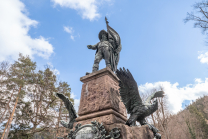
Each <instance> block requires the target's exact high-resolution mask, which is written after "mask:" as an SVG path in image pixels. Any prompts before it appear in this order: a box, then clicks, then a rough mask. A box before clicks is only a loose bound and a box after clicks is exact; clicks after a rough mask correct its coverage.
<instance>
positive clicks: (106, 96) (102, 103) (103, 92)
mask: <svg viewBox="0 0 208 139" xmlns="http://www.w3.org/2000/svg"><path fill="white" fill-rule="evenodd" d="M80 80H81V81H82V82H83V83H84V84H83V85H82V92H81V99H80V106H79V111H78V115H79V116H83V115H86V114H89V113H93V112H98V111H102V110H106V109H113V110H115V111H117V112H118V113H120V114H121V115H123V116H125V117H127V114H126V108H125V106H124V104H123V102H121V99H120V95H119V93H118V89H119V86H118V84H119V82H118V81H119V79H118V78H117V76H116V75H115V74H114V73H113V72H112V71H111V70H110V69H109V68H104V69H102V70H99V71H97V72H94V73H91V74H89V75H87V76H84V77H81V78H80Z"/></svg>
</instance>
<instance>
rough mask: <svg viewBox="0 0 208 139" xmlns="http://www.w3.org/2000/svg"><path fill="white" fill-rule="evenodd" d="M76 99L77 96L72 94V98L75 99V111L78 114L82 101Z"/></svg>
mask: <svg viewBox="0 0 208 139" xmlns="http://www.w3.org/2000/svg"><path fill="white" fill-rule="evenodd" d="M75 97H76V95H75V94H74V93H73V92H72V93H71V98H73V99H74V109H75V110H76V112H78V110H79V102H80V99H76V98H75Z"/></svg>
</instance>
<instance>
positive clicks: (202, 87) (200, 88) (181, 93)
mask: <svg viewBox="0 0 208 139" xmlns="http://www.w3.org/2000/svg"><path fill="white" fill-rule="evenodd" d="M160 86H163V87H164V91H165V94H166V95H167V98H168V103H169V108H170V110H171V111H172V112H173V113H177V112H179V111H180V110H182V102H183V101H184V100H196V99H197V98H199V97H201V96H203V95H208V78H206V79H205V81H202V80H201V79H196V80H195V83H194V84H188V85H186V86H184V87H178V86H179V84H178V83H177V82H176V83H174V84H171V83H170V82H167V81H165V82H156V83H146V84H143V85H140V86H139V91H140V93H146V92H150V91H151V90H152V89H154V88H156V89H159V87H160Z"/></svg>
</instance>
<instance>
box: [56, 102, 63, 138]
mask: <svg viewBox="0 0 208 139" xmlns="http://www.w3.org/2000/svg"><path fill="white" fill-rule="evenodd" d="M62 105H63V103H62V102H61V104H60V107H59V117H58V122H57V125H56V131H57V132H56V137H57V135H58V134H59V121H60V119H61V107H62Z"/></svg>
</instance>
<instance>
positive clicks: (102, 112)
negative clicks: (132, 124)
mask: <svg viewBox="0 0 208 139" xmlns="http://www.w3.org/2000/svg"><path fill="white" fill-rule="evenodd" d="M110 114H113V115H115V116H116V117H118V118H120V119H122V120H123V121H127V118H126V117H125V116H123V115H121V114H120V113H118V112H116V111H115V110H113V109H108V110H103V111H98V112H94V113H91V114H86V115H83V116H79V117H78V118H76V121H77V122H79V121H83V120H88V119H92V118H96V117H101V116H106V115H110Z"/></svg>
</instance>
